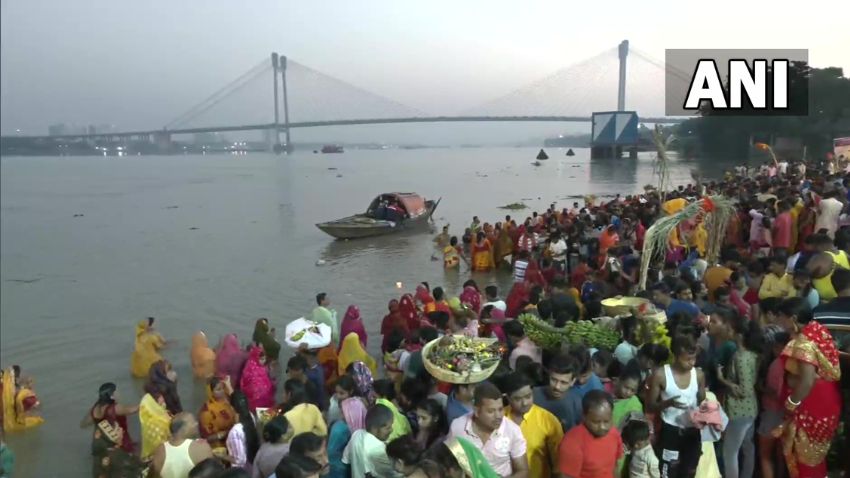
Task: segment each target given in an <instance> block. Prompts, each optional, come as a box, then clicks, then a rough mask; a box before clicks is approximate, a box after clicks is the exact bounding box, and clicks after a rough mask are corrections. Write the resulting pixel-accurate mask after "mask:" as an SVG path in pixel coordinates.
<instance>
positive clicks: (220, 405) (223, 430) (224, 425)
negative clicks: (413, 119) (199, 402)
mask: <svg viewBox="0 0 850 478" xmlns="http://www.w3.org/2000/svg"><path fill="white" fill-rule="evenodd" d="M232 393H233V387H231V385H230V379H229V378H226V379H224V380H220V379H218V378H217V377H213V378H211V379H210V381H209V383H208V384H207V401H206V402H204V405H203V407H201V411H200V413H198V425H199V427H198V428H199V429H200V432H201V437H202V438H205V439H206V440H207V442H209V444H210V447H212V449H213V450H215V449H216V448H222V449H226V446H225V441H226V440H227V432H229V431H230V429H231V428H233V425H235V424H236V420H237V418H238V417H237V415H236V411H235V410H234V409H233V406H232V405H231V404H230V395H231V394H232Z"/></svg>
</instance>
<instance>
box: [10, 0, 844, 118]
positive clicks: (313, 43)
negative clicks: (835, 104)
mask: <svg viewBox="0 0 850 478" xmlns="http://www.w3.org/2000/svg"><path fill="white" fill-rule="evenodd" d="M0 3H2V11H0V18H2V25H0V26H2V28H0V32H2V33H1V34H0V77H1V78H0V79H2V81H0V100H2V103H0V106H1V107H0V110H2V118H1V119H2V131H3V132H4V133H10V132H14V131H15V130H16V129H21V130H22V131H23V132H24V133H29V134H37V133H46V129H47V126H48V125H49V124H51V123H55V122H68V123H79V124H100V123H114V124H116V125H118V126H119V127H121V128H122V129H126V128H158V127H161V126H163V125H164V124H165V123H167V122H168V121H169V120H171V119H173V118H174V117H176V116H177V115H179V114H180V113H181V112H183V111H184V110H185V109H187V108H188V107H190V106H192V105H193V104H195V103H197V102H198V101H199V100H201V99H203V98H204V97H205V96H207V95H208V94H210V93H212V92H214V91H215V90H217V89H218V88H219V87H221V86H223V85H224V84H226V83H228V82H229V81H230V80H232V79H233V78H235V77H237V76H239V75H240V74H241V73H243V72H244V71H246V70H248V69H249V68H250V67H251V66H253V65H255V64H256V63H257V62H258V61H260V60H262V59H263V58H264V57H267V56H268V54H269V53H270V52H271V51H278V52H280V53H283V54H286V55H288V56H289V57H290V58H293V59H295V60H297V61H299V62H301V63H303V64H306V65H309V66H310V67H312V68H315V69H317V70H319V71H322V72H325V73H328V74H330V75H332V76H335V77H338V78H341V79H344V80H346V81H348V82H350V83H353V84H356V85H358V86H361V87H363V88H365V89H368V90H371V91H374V92H377V93H380V94H382V95H384V96H387V97H390V98H393V99H396V100H398V101H400V102H402V103H404V104H407V105H410V106H413V107H415V108H419V109H422V110H424V111H427V112H429V113H434V114H452V113H457V112H459V111H463V110H464V109H465V108H469V107H472V106H475V105H477V104H480V103H482V102H485V101H487V100H488V99H492V98H495V97H499V96H501V95H503V94H506V93H508V92H510V91H511V90H513V89H515V88H518V87H520V86H523V85H526V84H528V83H530V82H532V81H534V80H536V79H538V78H541V77H544V76H546V75H548V74H551V73H552V72H555V71H557V70H559V69H561V68H563V67H565V66H569V65H570V64H573V63H576V62H578V61H581V60H583V59H586V58H588V57H591V56H594V55H596V54H597V53H600V52H602V51H604V50H606V49H609V48H612V47H615V46H616V45H617V44H618V43H619V42H620V41H621V40H623V39H629V41H630V42H631V45H632V47H633V48H637V49H640V50H642V51H644V52H647V53H649V54H650V55H651V56H653V57H654V58H657V59H660V60H663V58H664V49H665V48H808V49H809V50H810V53H809V58H810V62H811V64H812V65H813V66H817V67H824V66H840V67H843V68H844V69H845V74H850V29H848V28H847V23H846V22H847V18H850V2H848V1H847V0H824V1H819V2H813V3H810V4H805V3H800V2H799V1H793V2H792V1H786V0H775V1H771V2H766V1H741V0H736V1H728V0H716V1H714V2H709V3H706V2H682V1H676V2H674V1H662V0H641V1H629V2H625V1H607V2H598V1H597V2H591V1H587V2H569V1H564V0H557V1H556V0H552V1H534V0H525V1H521V2H520V1H516V0H513V1H499V0H480V1H479V0H446V1H444V0H427V1H425V0H420V1H415V0H404V1H400V0H359V1H356V0H320V1H307V0H304V1H294V0H293V1H283V0H279V1H273V0H250V1H236V0H230V1H225V0H183V1H173V0H170V1H165V0H145V1H134V2H131V1H126V0H0ZM268 90H270V87H269V88H268V89H267V90H265V91H264V93H263V94H267V93H268ZM546 128H548V129H547V131H549V130H551V129H552V128H554V129H555V130H557V129H558V128H560V127H555V126H553V125H549V126H547V127H546Z"/></svg>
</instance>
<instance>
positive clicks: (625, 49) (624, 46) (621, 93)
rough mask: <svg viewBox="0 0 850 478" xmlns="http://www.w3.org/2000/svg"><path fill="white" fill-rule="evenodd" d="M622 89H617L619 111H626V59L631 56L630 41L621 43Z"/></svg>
mask: <svg viewBox="0 0 850 478" xmlns="http://www.w3.org/2000/svg"><path fill="white" fill-rule="evenodd" d="M619 54H620V87H619V88H618V89H617V111H625V110H626V58H627V57H628V56H629V41H628V40H623V41H622V42H620V47H619Z"/></svg>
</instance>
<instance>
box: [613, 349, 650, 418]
mask: <svg viewBox="0 0 850 478" xmlns="http://www.w3.org/2000/svg"><path fill="white" fill-rule="evenodd" d="M639 387H640V371H639V370H638V369H637V367H635V366H634V364H633V365H632V366H630V367H626V368H625V369H624V370H623V373H622V374H620V377H619V378H618V379H617V384H616V387H614V390H615V394H614V410H613V420H614V426H615V427H617V428H620V429H622V428H623V425H625V423H626V422H627V421H628V420H629V419H630V418H631V417H634V416H636V415H637V416H641V417H642V416H643V404H642V403H641V401H640V398H638V396H637V391H638V388H639Z"/></svg>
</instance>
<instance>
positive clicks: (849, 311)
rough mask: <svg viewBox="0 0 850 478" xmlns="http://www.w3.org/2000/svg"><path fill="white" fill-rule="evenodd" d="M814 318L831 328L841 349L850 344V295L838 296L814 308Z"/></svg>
mask: <svg viewBox="0 0 850 478" xmlns="http://www.w3.org/2000/svg"><path fill="white" fill-rule="evenodd" d="M813 312H814V316H815V317H814V318H815V320H816V321H817V322H819V323H820V324H821V325H823V326H824V327H826V328H827V329H829V331H830V332H831V333H832V337H833V338H834V339H835V342H836V343H837V344H838V348H839V350H846V348H847V347H848V346H850V297H836V298H835V299H832V300H831V301H829V302H827V303H825V304H821V305H819V306H818V307H816V308H815V309H814V311H813Z"/></svg>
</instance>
